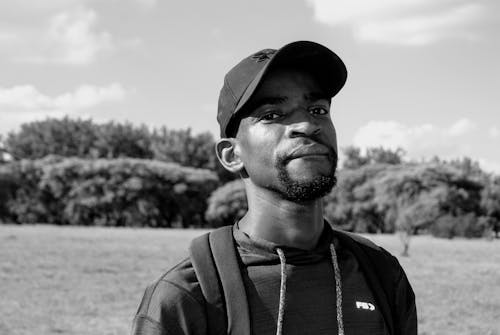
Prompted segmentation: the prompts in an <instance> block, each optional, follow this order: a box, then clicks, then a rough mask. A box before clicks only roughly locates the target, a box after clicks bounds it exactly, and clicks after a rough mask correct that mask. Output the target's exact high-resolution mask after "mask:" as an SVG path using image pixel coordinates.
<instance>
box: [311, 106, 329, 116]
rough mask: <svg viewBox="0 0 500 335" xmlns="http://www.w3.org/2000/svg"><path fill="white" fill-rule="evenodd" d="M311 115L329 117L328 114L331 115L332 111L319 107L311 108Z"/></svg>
mask: <svg viewBox="0 0 500 335" xmlns="http://www.w3.org/2000/svg"><path fill="white" fill-rule="evenodd" d="M309 113H311V114H314V115H328V113H330V111H329V110H328V108H326V107H322V106H317V107H311V108H309Z"/></svg>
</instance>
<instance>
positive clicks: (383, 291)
mask: <svg viewBox="0 0 500 335" xmlns="http://www.w3.org/2000/svg"><path fill="white" fill-rule="evenodd" d="M333 231H334V233H335V235H336V236H337V237H338V238H339V240H340V242H341V244H343V245H344V246H345V247H346V248H347V249H349V250H350V251H351V252H352V253H353V254H354V256H355V257H356V260H357V261H358V263H359V265H360V267H361V269H362V271H363V274H364V275H365V277H366V281H367V282H368V285H369V286H370V288H371V291H372V293H373V296H374V298H375V300H376V301H377V304H378V307H379V308H380V311H381V313H382V316H383V317H384V320H385V323H386V326H387V328H388V331H389V334H390V335H396V334H395V327H394V321H395V320H394V317H395V315H396V314H395V310H396V300H395V294H394V290H395V287H394V285H393V284H394V276H393V275H394V274H393V273H392V271H391V270H392V269H393V268H394V264H393V262H391V260H390V259H389V258H388V257H387V255H385V254H384V251H383V250H382V249H381V248H380V247H377V246H375V245H374V244H373V243H372V242H370V241H368V243H365V242H360V241H359V238H358V237H357V236H356V237H353V236H351V235H353V234H349V233H346V232H343V231H339V230H337V229H333ZM375 248H376V249H375Z"/></svg>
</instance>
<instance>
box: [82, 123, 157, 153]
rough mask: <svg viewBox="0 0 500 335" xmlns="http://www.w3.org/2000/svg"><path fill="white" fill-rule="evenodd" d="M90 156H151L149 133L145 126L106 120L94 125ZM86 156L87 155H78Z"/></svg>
mask: <svg viewBox="0 0 500 335" xmlns="http://www.w3.org/2000/svg"><path fill="white" fill-rule="evenodd" d="M92 147H93V149H92V150H91V153H92V156H94V157H96V158H97V157H103V158H121V157H131V158H152V157H153V151H152V150H151V148H150V147H151V135H150V133H149V130H148V129H147V128H146V126H140V127H134V126H133V125H132V124H131V123H124V124H122V123H115V122H108V123H105V124H103V125H99V126H97V127H96V139H95V141H94V143H93V145H92ZM79 157H87V156H79Z"/></svg>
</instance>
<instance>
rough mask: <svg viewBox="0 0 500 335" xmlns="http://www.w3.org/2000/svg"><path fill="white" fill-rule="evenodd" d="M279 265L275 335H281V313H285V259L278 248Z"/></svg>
mask: <svg viewBox="0 0 500 335" xmlns="http://www.w3.org/2000/svg"><path fill="white" fill-rule="evenodd" d="M276 252H277V253H278V256H279V257H280V263H281V284H280V304H279V307H278V324H277V325H276V335H281V329H282V328H283V313H284V312H285V295H286V268H285V266H286V258H285V253H284V252H283V250H281V249H280V248H277V249H276Z"/></svg>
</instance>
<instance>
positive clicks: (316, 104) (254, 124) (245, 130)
mask: <svg viewBox="0 0 500 335" xmlns="http://www.w3.org/2000/svg"><path fill="white" fill-rule="evenodd" d="M247 106H248V109H247V110H249V111H250V112H249V114H246V115H245V116H244V117H243V118H242V119H241V122H240V125H239V128H238V132H237V135H236V139H237V142H238V149H239V155H240V157H241V159H242V162H243V165H244V168H245V171H246V173H247V174H248V177H249V178H250V179H251V180H252V182H253V183H254V184H256V185H258V186H260V187H263V188H267V189H270V190H272V191H275V192H277V193H278V194H280V195H281V196H282V197H283V198H285V199H287V200H291V201H296V202H304V201H310V200H314V199H318V198H320V197H322V196H324V195H326V194H327V193H328V192H329V191H330V190H331V188H332V187H333V186H334V185H335V182H336V178H335V170H336V167H337V139H336V133H335V128H334V126H333V123H332V119H331V116H330V98H329V97H328V96H327V95H326V94H325V93H324V92H323V91H322V90H321V88H320V85H319V84H318V83H317V82H316V81H315V80H314V78H313V77H312V76H311V75H309V74H308V73H305V72H300V71H297V70H293V69H279V70H275V71H273V72H270V73H269V74H268V75H267V76H266V78H265V79H264V81H263V82H262V83H261V84H260V86H259V88H258V89H257V91H256V92H255V93H254V95H253V96H252V98H251V100H250V101H249V102H248V103H247Z"/></svg>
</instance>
